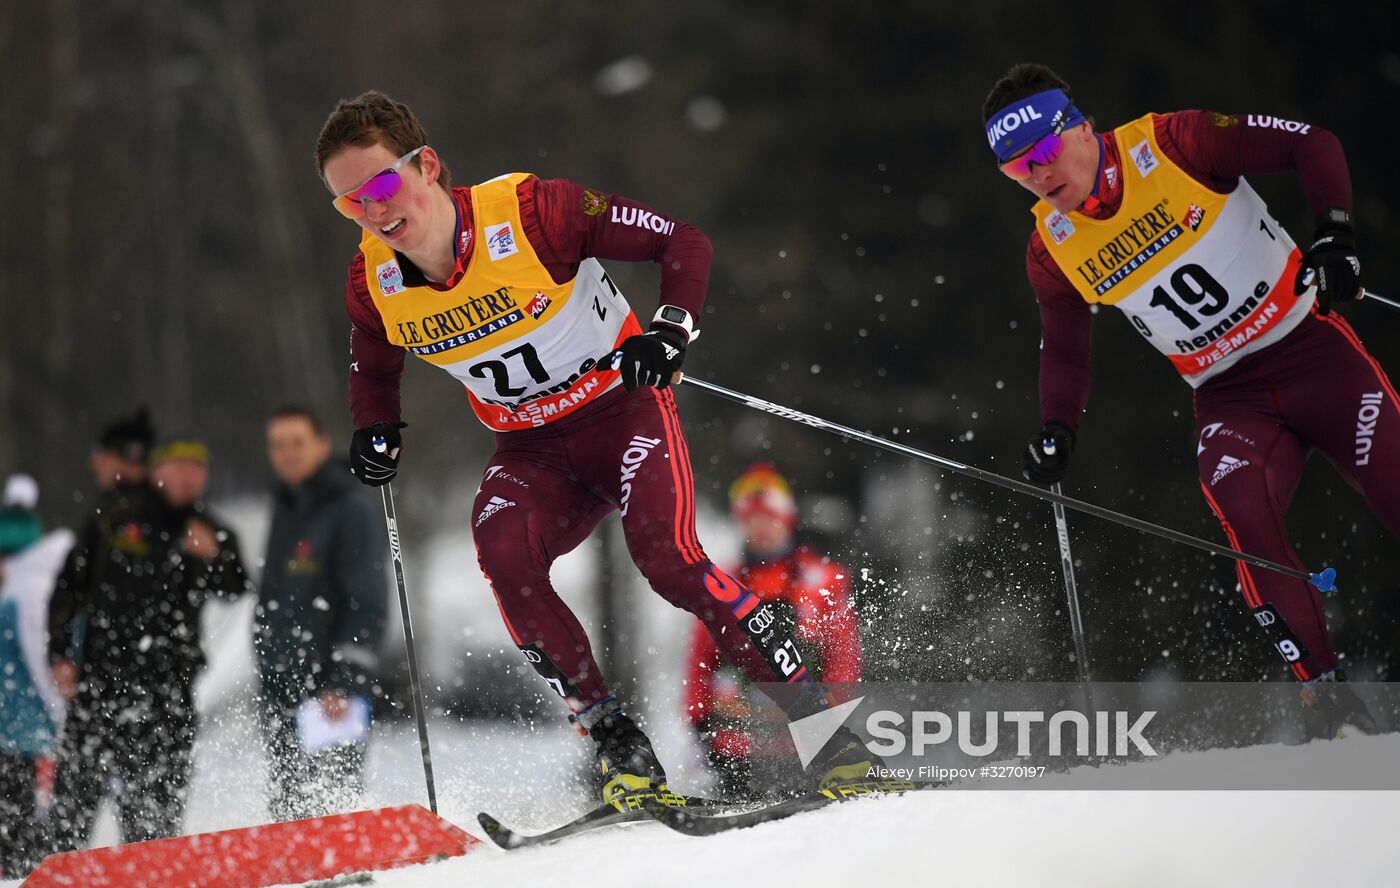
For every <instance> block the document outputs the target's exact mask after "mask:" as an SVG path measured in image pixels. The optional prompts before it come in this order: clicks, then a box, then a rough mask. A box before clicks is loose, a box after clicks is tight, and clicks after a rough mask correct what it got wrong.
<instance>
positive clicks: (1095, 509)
mask: <svg viewBox="0 0 1400 888" xmlns="http://www.w3.org/2000/svg"><path fill="white" fill-rule="evenodd" d="M681 381H682V382H683V383H685V384H687V385H692V386H695V387H696V388H699V389H704V390H705V391H707V392H710V393H711V394H715V395H719V396H720V397H721V398H727V399H729V400H731V401H735V402H737V403H740V404H743V405H744V406H746V407H752V408H753V409H755V410H762V411H763V412H764V413H771V414H773V415H774V416H778V417H782V418H783V419H787V420H791V421H792V422H800V423H802V424H803V425H807V426H811V427H812V428H814V429H821V430H823V431H827V432H833V433H835V434H838V435H841V436H842V437H845V438H851V439H853V440H856V441H862V442H864V443H866V444H870V445H872V446H874V447H879V448H880V449H882V450H888V451H890V452H892V453H901V454H903V455H905V456H908V457H912V458H914V459H917V460H921V461H923V462H928V463H933V464H934V465H936V466H941V467H942V468H945V469H947V470H948V471H950V472H957V473H958V474H961V475H967V476H968V477H970V478H976V479H978V480H979V481H986V482H987V483H989V484H995V485H997V486H998V487H1004V488H1006V489H1008V490H1014V491H1016V492H1017V493H1024V494H1026V495H1028V496H1033V497H1037V498H1039V499H1043V500H1048V501H1050V502H1052V503H1057V504H1059V505H1061V506H1064V507H1066V508H1069V509H1074V510H1075V511H1076V512H1083V513H1084V514H1085V515H1093V516H1094V517H1096V518H1102V519H1104V520H1105V521H1112V522H1114V523H1115V524H1121V525H1123V526H1124V527H1131V528H1133V529H1134V530H1138V531H1141V532H1143V533H1150V534H1152V535H1154V536H1159V537H1162V538H1163V539H1168V540H1171V541H1172V542H1176V543H1182V544H1184V545H1187V546H1194V547H1195V548H1197V549H1204V550H1205V551H1207V552H1211V553H1213V554H1215V555H1220V556H1222V557H1225V558H1232V559H1234V560H1236V561H1243V562H1245V563H1246V564H1252V565H1254V566H1255V567H1262V568H1266V569H1268V570H1272V571H1275V572H1277V573H1281V574H1284V575H1285V576H1290V577H1294V578H1296V579H1300V580H1307V581H1308V582H1309V583H1311V584H1312V585H1314V586H1316V587H1317V589H1318V591H1320V592H1331V591H1333V590H1334V589H1335V588H1336V580H1337V571H1336V570H1335V569H1334V568H1331V567H1329V568H1326V569H1324V570H1322V571H1320V572H1319V573H1308V572H1307V571H1305V570H1298V569H1297V568H1295V567H1289V566H1288V565H1286V564H1279V563H1278V562H1276V561H1270V560H1269V559H1267V558H1260V557H1259V556H1257V555H1251V554H1249V553H1248V552H1236V551H1235V550H1234V549H1231V548H1228V547H1226V546H1222V545H1220V544H1219V543H1212V542H1211V541H1210V540H1203V539H1201V538H1200V537H1194V536H1191V535H1190V534H1188V533H1182V532H1181V531H1179V530H1172V529H1171V528H1170V527H1163V526H1162V525H1160V524H1153V523H1152V522H1150V521H1144V520H1142V519H1141V518H1134V517H1133V516H1131V515H1124V514H1123V513H1122V512H1115V511H1113V510H1112V509H1105V508H1104V507H1103V506H1096V505H1094V504H1093V503H1086V502H1084V501H1083V500H1077V499H1075V498H1074V497H1071V496H1065V495H1064V494H1060V493H1053V492H1051V491H1049V490H1046V489H1044V488H1042V487H1037V486H1036V485H1034V484H1029V483H1027V482H1025V481H1017V480H1016V479H1014V478H1007V477H1004V476H1002V475H998V474H997V473H995V472H989V471H987V470H986V469H979V468H977V467H976V466H969V465H967V464H966V463H960V462H958V461H957V460H953V459H948V458H947V457H943V456H938V455H937V454H934V453H927V452H925V451H923V450H918V449H916V448H914V447H909V446H907V445H904V444H899V443H896V442H894V441H890V440H888V439H886V438H881V437H879V436H878V435H872V434H870V433H868V432H860V431H857V430H855V429H853V428H851V427H849V426H843V425H841V424H839V423H835V422H828V421H827V420H824V419H820V418H818V417H816V416H812V415H811V414H808V413H803V412H802V411H800V410H794V409H792V408H791V407H783V406H782V405H780V404H774V403H772V402H771V401H765V400H763V399H762V398H755V397H753V396H752V395H745V394H743V393H741V392H736V391H734V390H732V389H727V388H725V387H724V386H722V385H715V384H714V383H713V382H706V381H705V380H703V379H695V378H694V377H691V376H683V377H682V378H681Z"/></svg>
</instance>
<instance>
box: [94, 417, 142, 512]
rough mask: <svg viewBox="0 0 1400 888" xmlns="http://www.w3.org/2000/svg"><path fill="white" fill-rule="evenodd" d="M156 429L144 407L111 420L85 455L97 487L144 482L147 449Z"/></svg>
mask: <svg viewBox="0 0 1400 888" xmlns="http://www.w3.org/2000/svg"><path fill="white" fill-rule="evenodd" d="M153 440H155V432H154V431H153V430H152V429H151V417H150V414H149V413H148V412H147V410H146V408H145V407H142V408H141V409H140V410H137V411H136V413H134V414H132V415H131V416H129V417H125V418H122V419H116V420H113V421H112V423H111V424H110V425H108V426H107V428H105V429H103V430H102V435H101V436H100V437H99V438H98V439H97V444H96V445H94V447H93V448H92V454H91V455H90V456H89V457H88V468H89V469H90V470H91V471H92V480H93V483H94V484H95V485H96V486H97V489H98V490H99V491H102V492H106V491H108V490H111V489H113V488H115V487H118V486H122V485H126V486H134V485H141V484H144V483H146V454H147V453H148V452H150V449H151V442H152V441H153Z"/></svg>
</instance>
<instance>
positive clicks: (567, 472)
mask: <svg viewBox="0 0 1400 888" xmlns="http://www.w3.org/2000/svg"><path fill="white" fill-rule="evenodd" d="M316 164H317V170H318V172H319V173H320V174H321V178H322V180H323V181H324V182H325V184H326V186H327V188H328V189H329V190H330V191H331V192H332V193H333V194H334V195H335V200H334V203H335V206H336V208H337V209H338V210H339V211H340V212H341V213H342V214H343V215H344V216H346V217H347V218H349V219H351V220H353V221H355V222H357V223H358V224H359V225H360V227H361V229H362V231H361V239H360V245H359V250H358V251H357V252H356V253H355V255H354V257H353V258H352V260H351V262H350V269H349V275H348V278H347V282H346V306H347V309H348V311H349V314H350V320H351V356H350V361H351V364H350V375H349V387H350V406H351V413H352V414H353V418H354V422H355V425H356V427H357V429H356V432H355V434H354V436H353V438H352V442H351V463H352V468H353V470H354V472H355V474H356V476H357V477H359V478H360V480H361V481H363V482H364V483H366V484H370V485H375V486H378V485H383V484H386V483H388V482H389V481H390V480H391V479H392V478H393V477H394V476H395V474H396V472H397V470H398V463H399V456H400V453H401V444H402V437H401V432H400V429H401V428H403V427H404V423H402V422H401V421H400V410H399V380H400V376H401V374H402V371H403V365H404V354H405V352H411V353H413V354H414V355H416V356H418V357H420V358H422V359H423V360H425V361H427V362H429V363H431V364H435V365H437V366H439V367H441V368H442V369H443V370H446V371H447V372H448V373H450V374H451V375H452V376H453V377H454V378H456V379H457V380H458V381H460V382H461V383H462V384H463V385H464V386H465V387H466V390H467V397H468V400H469V401H470V403H471V406H472V409H473V410H474V411H475V413H476V416H477V418H478V419H479V420H481V422H482V423H483V424H485V425H486V427H487V428H489V429H491V430H492V431H494V432H495V434H496V451H495V453H494V454H493V455H492V457H491V459H490V462H489V464H488V466H487V468H486V470H485V473H484V475H483V477H482V480H481V487H480V489H479V490H478V492H477V494H476V500H475V503H474V505H473V510H472V514H473V518H472V525H473V528H472V529H473V535H474V537H475V543H476V548H477V556H478V561H479V563H480V565H481V569H482V571H483V573H485V575H486V576H487V578H488V579H489V580H490V583H491V587H492V590H493V592H494V594H495V596H496V601H497V604H498V606H499V608H500V611H501V616H502V617H503V618H504V620H505V623H506V627H507V629H508V630H509V632H510V635H511V638H512V640H513V641H514V642H515V644H516V645H517V646H518V647H519V649H520V652H521V654H522V655H524V657H525V659H526V660H527V661H529V663H530V664H531V665H532V666H533V667H534V669H535V670H536V671H537V672H538V673H539V674H540V675H541V676H542V677H543V678H544V679H545V680H546V681H547V682H548V683H549V684H550V686H551V687H552V688H553V689H554V691H555V692H556V693H557V694H558V695H559V696H560V697H561V698H563V700H564V701H565V703H566V704H567V705H568V707H569V709H570V710H571V715H570V720H571V721H572V722H573V723H574V724H575V726H576V727H577V728H578V729H579V731H580V733H583V734H585V735H587V736H590V737H592V739H593V740H594V741H595V743H596V747H597V749H596V752H597V760H598V764H599V766H600V770H601V772H602V775H603V779H604V786H603V798H604V801H608V802H616V801H618V800H619V798H620V797H621V796H624V795H628V796H630V795H649V794H657V795H660V796H661V797H662V799H663V800H664V799H665V798H666V785H665V779H666V778H665V772H664V770H663V768H662V766H661V764H660V762H659V761H658V760H657V756H656V754H655V752H654V751H653V749H652V747H651V743H650V741H649V740H648V739H647V737H646V735H645V734H644V733H643V732H642V731H641V729H640V728H639V727H638V726H637V724H636V723H635V722H634V721H633V720H632V719H631V718H630V717H629V716H628V715H627V714H626V713H625V712H624V709H623V707H622V705H621V703H620V702H619V701H618V699H617V698H616V696H614V694H613V691H612V689H611V688H610V687H609V686H608V683H607V681H606V679H605V678H604V676H603V675H602V674H601V672H600V671H599V668H598V665H597V663H596V662H595V660H594V658H593V654H592V650H591V648H590V644H589V640H588V638H587V636H586V635H585V634H584V631H583V627H582V626H581V625H580V624H579V621H578V619H577V618H576V617H575V616H574V614H573V612H572V611H570V610H569V608H568V606H567V605H566V604H565V603H564V602H563V601H562V600H561V599H560V597H559V596H558V594H556V592H555V590H554V587H553V586H552V585H551V583H550V578H549V569H550V565H551V564H552V562H553V561H554V560H555V559H556V558H558V557H559V556H560V555H563V554H564V553H566V552H568V551H570V550H571V549H573V548H574V547H576V546H577V545H579V544H580V543H581V542H582V541H583V540H584V539H586V538H587V536H588V535H589V533H590V532H591V531H592V530H593V528H594V527H596V526H597V524H598V522H599V521H601V520H602V518H603V517H604V516H606V515H607V514H608V513H610V512H612V511H614V510H619V511H620V512H621V515H622V526H623V533H624V535H625V537H626V541H627V546H628V550H629V552H630V553H631V556H632V558H633V560H634V561H635V562H636V564H637V567H638V568H639V569H640V570H641V572H642V574H643V575H644V576H645V577H646V578H647V580H648V582H649V583H650V584H651V587H652V588H653V589H654V590H655V591H656V592H657V593H658V594H659V595H661V596H662V597H663V598H665V599H666V600H667V601H669V602H670V603H671V604H673V605H675V606H677V607H680V608H683V609H685V610H687V611H689V612H691V613H693V614H695V616H697V617H699V618H700V619H701V620H702V621H703V622H704V623H705V625H706V627H707V628H708V629H709V630H710V632H711V634H712V635H713V636H714V639H715V642H716V644H717V645H718V646H719V648H720V650H721V651H722V652H723V654H724V656H725V658H726V659H728V660H729V661H730V662H732V663H734V664H735V665H736V666H737V667H738V668H739V669H741V670H742V671H743V672H744V674H745V675H746V676H747V677H748V678H749V679H750V680H751V681H754V682H763V683H766V684H767V686H769V687H780V688H782V690H781V691H777V692H775V694H776V696H778V697H780V698H781V699H778V700H777V701H776V702H778V703H779V705H781V706H782V707H783V708H784V710H785V711H786V712H787V713H788V715H789V717H792V718H797V717H801V716H803V715H806V714H809V713H812V712H815V711H819V710H820V709H821V708H822V707H823V706H824V705H825V700H824V696H823V695H822V694H821V693H820V691H819V690H818V689H817V687H816V686H815V685H814V684H813V683H812V682H811V679H810V676H809V675H808V673H807V670H806V668H805V667H804V666H803V664H802V662H801V659H800V655H799V654H798V653H797V646H796V644H795V641H794V639H795V634H796V633H795V628H794V626H793V625H792V621H791V619H783V617H782V615H780V614H775V615H774V616H775V619H774V620H773V621H772V622H771V624H769V621H768V620H762V621H755V620H753V619H752V614H755V613H758V612H759V611H760V610H761V609H762V608H763V607H764V605H763V603H762V602H761V601H760V600H759V599H758V598H757V597H755V596H754V595H753V594H751V593H750V592H749V591H748V590H747V589H746V588H744V587H743V586H742V585H741V584H740V583H739V582H738V581H736V580H735V579H734V578H732V577H730V576H728V575H727V574H726V573H724V571H722V570H720V569H719V568H717V567H716V566H715V565H714V564H713V563H712V562H711V561H710V559H709V558H708V557H707V556H706V555H705V552H704V550H703V549H702V548H701V545H700V541H699V540H698V539H697V537H696V533H695V495H694V480H693V476H692V473H691V465H690V457H689V453H688V452H687V449H686V442H685V436H684V434H683V432H682V429H681V423H680V418H679V416H678V414H677V410H676V402H675V398H674V397H673V395H672V393H671V391H670V390H669V389H668V386H669V385H670V383H671V382H672V380H673V375H674V374H676V373H677V372H678V371H679V370H680V366H681V361H682V359H683V357H684V355H685V350H686V347H687V345H689V344H690V342H692V341H693V340H694V339H695V337H696V336H697V335H698V334H699V331H698V330H697V329H696V325H697V320H696V319H697V318H698V317H699V315H700V310H701V307H702V304H703V301H704V297H705V288H706V285H707V282H708V278H709V270H710V258H711V248H710V243H709V240H708V239H707V238H706V237H705V236H704V235H703V234H702V233H701V232H700V231H698V230H696V229H695V228H693V227H691V226H689V225H686V224H685V223H684V222H679V221H676V220H674V219H672V218H670V217H668V216H665V215H663V214H660V213H657V212H655V211H653V210H651V209H650V208H648V207H646V206H643V205H641V204H639V203H637V202H636V201H634V200H630V199H628V198H625V197H621V196H618V195H615V194H605V193H602V192H599V191H594V190H590V189H586V188H583V187H581V186H580V185H578V184H576V183H574V182H571V181H568V180H564V179H552V180H546V179H540V178H537V177H536V176H534V175H531V174H528V173H512V174H510V175H506V176H501V177H499V178H496V179H491V180H489V181H487V182H483V183H482V184H480V185H476V186H473V187H470V188H460V187H459V188H454V187H452V185H451V181H450V176H449V171H448V168H447V165H446V163H445V162H444V161H443V160H442V158H441V157H440V156H439V155H438V153H437V151H435V150H434V149H433V148H432V147H431V146H430V145H429V144H428V139H427V135H426V133H425V132H424V129H423V127H422V125H421V124H420V123H419V121H418V119H417V117H416V116H415V115H414V113H413V111H412V110H411V109H409V108H408V107H407V106H406V105H403V104H402V103H399V102H396V101H394V100H393V99H391V98H389V97H388V96H386V95H384V94H383V93H380V92H368V93H365V94H364V95H362V96H359V97H358V98H356V99H353V100H347V101H342V102H341V103H340V104H339V105H338V106H337V108H336V109H335V110H334V111H333V112H332V113H331V115H330V117H329V118H328V119H327V121H326V123H325V125H324V126H323V128H322V130H321V134H320V137H319V139H318V141H317V145H316ZM599 259H618V260H624V261H631V262H642V261H648V262H655V263H657V264H658V265H660V266H661V300H660V301H661V305H660V307H659V309H658V311H657V312H656V315H655V318H654V319H653V320H652V322H651V323H650V325H649V326H648V328H647V329H646V330H645V331H643V329H642V327H641V325H640V323H639V322H638V320H637V317H636V316H635V315H634V314H633V313H632V310H631V308H630V307H629V306H628V303H627V301H626V300H625V299H624V298H623V296H622V294H621V293H619V292H618V288H617V287H616V286H615V285H614V284H613V281H612V280H611V279H610V278H609V277H608V274H607V272H606V271H605V270H604V269H603V266H602V265H600V264H599V262H598V260H599ZM614 365H616V369H614ZM376 439H381V440H378V441H376ZM376 444H377V446H376ZM751 625H752V626H766V628H764V629H763V630H762V631H760V632H754V631H750V628H749V627H750V626H751ZM872 764H879V762H878V760H877V759H876V757H874V756H872V755H871V754H870V753H869V752H868V751H866V749H865V747H864V745H863V744H861V743H860V742H859V741H858V740H857V739H856V737H855V735H854V734H852V733H851V732H850V731H847V730H844V729H843V730H842V731H840V732H838V734H837V735H836V737H834V738H833V739H832V741H831V742H830V743H828V744H827V746H826V747H825V748H824V749H823V751H822V753H821V754H819V756H818V757H817V759H816V760H815V761H814V762H813V763H812V764H811V765H810V766H809V770H810V771H811V773H812V777H813V780H814V782H815V783H816V785H817V786H818V787H819V788H823V789H833V788H836V787H840V786H843V785H848V784H861V783H865V782H866V775H867V773H868V772H869V770H870V768H871V765H872Z"/></svg>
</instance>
